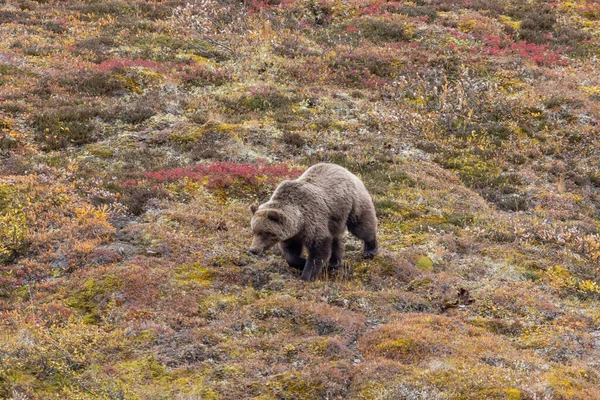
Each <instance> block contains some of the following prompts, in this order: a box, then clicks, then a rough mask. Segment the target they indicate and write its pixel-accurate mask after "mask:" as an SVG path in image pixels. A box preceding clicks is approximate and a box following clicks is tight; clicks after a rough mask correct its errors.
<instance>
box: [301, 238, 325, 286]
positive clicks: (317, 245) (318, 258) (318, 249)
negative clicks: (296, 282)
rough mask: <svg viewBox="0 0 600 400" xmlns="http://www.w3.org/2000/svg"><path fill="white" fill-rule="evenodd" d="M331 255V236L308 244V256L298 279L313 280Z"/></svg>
mask: <svg viewBox="0 0 600 400" xmlns="http://www.w3.org/2000/svg"><path fill="white" fill-rule="evenodd" d="M330 255H331V238H328V239H321V240H319V241H315V242H314V243H312V244H309V245H308V258H307V259H306V264H305V265H304V270H303V271H302V276H300V279H302V280H303V281H314V280H315V279H316V278H317V276H318V275H319V274H320V273H321V271H322V270H323V267H324V266H325V265H327V261H329V256H330Z"/></svg>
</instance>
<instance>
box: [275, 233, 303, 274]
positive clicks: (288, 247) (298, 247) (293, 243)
mask: <svg viewBox="0 0 600 400" xmlns="http://www.w3.org/2000/svg"><path fill="white" fill-rule="evenodd" d="M280 248H281V251H282V253H283V255H284V256H285V260H286V261H287V263H288V265H289V266H290V267H292V268H295V269H299V270H300V271H302V270H303V269H304V266H305V265H306V258H304V257H302V242H301V241H299V240H286V241H284V242H281V243H280Z"/></svg>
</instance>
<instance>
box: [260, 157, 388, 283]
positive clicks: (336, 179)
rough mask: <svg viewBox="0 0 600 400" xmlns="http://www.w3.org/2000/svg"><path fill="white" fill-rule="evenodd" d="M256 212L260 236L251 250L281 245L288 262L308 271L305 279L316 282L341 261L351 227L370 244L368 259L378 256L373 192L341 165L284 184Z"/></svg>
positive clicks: (324, 167)
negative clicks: (304, 255)
mask: <svg viewBox="0 0 600 400" xmlns="http://www.w3.org/2000/svg"><path fill="white" fill-rule="evenodd" d="M250 211H251V212H252V214H253V216H252V222H251V226H252V232H253V234H254V238H253V240H252V245H251V247H250V250H249V251H250V252H251V253H253V254H260V253H262V252H263V251H265V250H267V249H269V248H270V247H272V246H274V245H275V244H277V243H279V246H280V248H281V251H282V252H283V254H284V256H285V259H286V261H287V262H288V264H289V265H290V266H291V267H293V268H296V269H300V270H302V276H301V278H302V279H303V280H308V281H312V280H314V279H315V278H316V277H317V276H318V275H319V273H320V272H321V271H322V270H323V267H324V266H325V265H326V264H325V263H327V262H328V261H329V263H328V265H329V268H336V267H338V266H339V265H340V264H341V261H342V249H343V248H342V235H343V234H344V231H345V230H346V227H347V228H348V230H349V231H350V233H352V234H353V235H354V236H356V237H357V238H359V239H361V240H362V241H363V242H364V251H363V254H364V256H365V257H366V258H372V257H374V256H375V255H376V254H377V217H376V216H375V207H374V206H373V201H372V199H371V196H370V195H369V192H368V191H367V189H366V188H365V185H364V184H363V183H362V181H361V180H360V179H358V178H357V177H356V176H355V175H354V174H352V173H351V172H350V171H348V170H347V169H345V168H343V167H340V166H339V165H335V164H327V163H321V164H316V165H314V166H312V167H310V168H309V169H307V170H306V171H305V172H304V174H302V176H300V178H298V179H296V180H292V181H284V182H282V183H281V184H280V185H279V186H278V187H277V189H276V190H275V192H274V193H273V195H272V196H271V199H270V200H269V201H268V202H266V203H264V204H261V205H260V206H256V205H253V206H251V207H250ZM304 247H305V248H306V249H307V250H308V258H306V259H305V258H304V257H302V250H303V248H304Z"/></svg>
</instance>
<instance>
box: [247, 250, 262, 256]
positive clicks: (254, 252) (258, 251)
mask: <svg viewBox="0 0 600 400" xmlns="http://www.w3.org/2000/svg"><path fill="white" fill-rule="evenodd" d="M248 254H251V255H254V256H256V255H258V254H260V249H248Z"/></svg>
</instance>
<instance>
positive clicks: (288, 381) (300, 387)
mask: <svg viewBox="0 0 600 400" xmlns="http://www.w3.org/2000/svg"><path fill="white" fill-rule="evenodd" d="M266 387H267V389H268V390H269V391H270V392H272V393H273V394H274V395H275V396H276V397H277V398H280V399H298V400H302V399H306V400H313V399H318V398H322V394H323V393H322V390H323V384H322V383H321V382H310V381H308V380H306V379H305V378H304V377H303V376H302V374H301V373H299V372H296V371H288V372H284V373H283V374H279V375H276V376H274V377H273V378H272V379H271V380H269V381H268V382H267V383H266Z"/></svg>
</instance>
